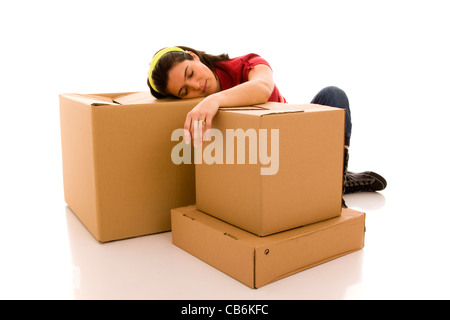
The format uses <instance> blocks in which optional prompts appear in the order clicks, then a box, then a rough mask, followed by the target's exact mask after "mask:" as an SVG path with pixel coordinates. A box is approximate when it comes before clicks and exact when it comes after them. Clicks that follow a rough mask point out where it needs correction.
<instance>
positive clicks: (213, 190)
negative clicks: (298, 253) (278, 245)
mask: <svg viewBox="0 0 450 320" xmlns="http://www.w3.org/2000/svg"><path fill="white" fill-rule="evenodd" d="M344 115H345V111H344V110H342V109H337V108H331V107H326V106H321V105H291V104H281V103H267V104H263V105H259V106H253V107H247V108H228V109H226V108H222V109H220V110H219V111H218V113H217V115H216V116H215V118H214V120H213V122H212V127H213V128H214V129H215V130H217V132H219V133H221V135H219V134H218V135H217V136H214V135H212V139H211V142H206V143H205V145H204V148H203V158H201V163H200V161H199V160H197V158H196V163H197V164H196V204H197V208H198V209H199V210H201V211H204V212H206V213H208V214H210V215H213V216H215V217H217V218H219V219H221V220H224V221H226V222H228V223H231V224H233V225H236V226H238V227H240V228H242V229H245V230H247V231H249V232H252V233H255V234H256V235H259V236H265V235H269V234H272V233H276V232H280V231H284V230H287V229H291V228H296V227H298V226H302V225H306V224H310V223H313V222H316V221H321V220H324V219H328V218H331V217H335V216H338V215H339V214H340V213H341V202H342V171H343V170H342V168H343V150H344V121H345V120H344ZM230 132H231V133H234V134H235V135H236V136H238V138H228V134H229V133H230ZM274 133H275V134H274ZM246 134H247V135H248V137H247V138H245V135H246ZM262 134H264V135H262ZM229 137H232V135H229ZM249 137H250V138H249ZM217 139H219V140H221V139H223V141H219V143H217ZM244 139H245V140H244ZM213 143H215V144H216V145H222V146H223V148H222V149H225V150H223V151H222V152H221V153H222V154H221V153H220V152H219V153H217V150H215V152H212V151H211V150H212V149H214V147H211V145H212V144H213ZM239 143H245V146H244V148H245V149H243V148H242V145H239ZM251 145H252V147H249V146H251ZM228 147H229V149H227V148H228ZM252 148H253V149H252ZM216 149H219V148H216ZM219 151H220V150H219ZM229 151H234V155H233V157H229V156H230V152H229ZM244 152H245V158H244V157H242V158H240V162H241V163H242V164H239V157H241V156H242V155H243V153H244ZM231 153H233V152H231ZM208 156H209V158H208ZM205 159H206V160H205ZM268 160H269V161H268ZM214 161H215V162H214ZM233 161H234V162H233ZM211 163H212V164H211ZM230 163H233V164H230Z"/></svg>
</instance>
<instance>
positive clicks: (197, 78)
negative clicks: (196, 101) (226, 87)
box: [167, 52, 220, 99]
mask: <svg viewBox="0 0 450 320" xmlns="http://www.w3.org/2000/svg"><path fill="white" fill-rule="evenodd" d="M189 53H190V54H191V55H192V56H193V57H194V60H184V61H183V62H180V63H178V64H176V65H174V66H173V67H172V68H171V69H170V70H169V79H168V81H167V90H168V91H169V93H170V94H172V95H174V96H176V97H179V98H182V99H188V98H197V97H206V96H208V95H210V94H213V93H216V92H219V91H220V84H219V81H218V80H217V79H216V77H215V76H214V73H213V72H212V71H211V70H210V69H209V68H208V67H207V66H206V65H204V64H203V63H202V62H201V61H200V59H199V57H198V56H197V55H196V54H195V53H192V52H189Z"/></svg>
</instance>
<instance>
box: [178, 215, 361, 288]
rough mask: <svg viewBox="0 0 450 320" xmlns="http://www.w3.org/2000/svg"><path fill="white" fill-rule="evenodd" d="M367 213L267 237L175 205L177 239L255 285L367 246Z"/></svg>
mask: <svg viewBox="0 0 450 320" xmlns="http://www.w3.org/2000/svg"><path fill="white" fill-rule="evenodd" d="M364 232H365V214H364V213H362V212H358V211H355V210H352V209H346V208H345V209H343V210H342V214H341V215H340V216H338V217H336V218H332V219H328V220H325V221H321V222H316V223H313V224H309V225H307V226H304V227H299V228H295V229H291V230H288V231H284V232H280V233H276V234H273V235H269V236H266V237H258V236H256V235H255V234H252V233H249V232H247V231H245V230H242V229H240V228H237V227H235V226H232V225H230V224H228V223H226V222H224V221H221V220H219V219H216V218H214V217H212V216H210V215H208V214H205V213H203V212H201V211H199V210H197V209H196V207H195V206H187V207H182V208H176V209H173V210H172V242H173V244H175V245H176V246H178V247H180V248H182V249H183V250H185V251H187V252H189V253H190V254H192V255H194V256H196V257H197V258H199V259H201V260H203V261H204V262H206V263H208V264H210V265H211V266H213V267H215V268H217V269H219V270H221V271H222V272H224V273H226V274H228V275H229V276H231V277H233V278H235V279H236V280H238V281H240V282H242V283H244V284H245V285H247V286H249V287H250V288H259V287H262V286H264V285H266V284H269V283H271V282H274V281H276V280H279V279H282V278H284V277H287V276H289V275H292V274H294V273H297V272H299V271H302V270H304V269H307V268H310V267H313V266H316V265H318V264H321V263H324V262H326V261H330V260H332V259H335V258H338V257H341V256H343V255H346V254H349V253H351V252H354V251H357V250H360V249H362V248H363V247H364Z"/></svg>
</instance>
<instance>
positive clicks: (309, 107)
mask: <svg viewBox="0 0 450 320" xmlns="http://www.w3.org/2000/svg"><path fill="white" fill-rule="evenodd" d="M333 109H338V108H333V107H328V106H323V105H319V104H287V103H279V102H267V103H264V104H258V105H252V106H246V107H221V108H220V109H219V110H220V111H231V112H239V113H241V114H248V115H254V116H260V117H262V116H268V115H273V114H283V113H298V112H317V111H330V110H333Z"/></svg>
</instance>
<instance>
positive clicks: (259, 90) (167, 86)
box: [147, 46, 386, 193]
mask: <svg viewBox="0 0 450 320" xmlns="http://www.w3.org/2000/svg"><path fill="white" fill-rule="evenodd" d="M147 83H148V86H149V87H150V91H151V93H152V95H153V96H155V97H156V98H165V97H175V98H180V99H188V98H198V97H205V98H204V99H203V100H202V101H201V102H200V103H199V104H197V106H195V107H194V108H193V109H192V110H191V111H190V112H189V113H188V114H187V116H186V121H185V124H184V129H186V130H187V131H186V132H190V133H191V134H190V135H189V134H187V135H186V136H185V140H186V143H190V141H191V138H192V139H193V140H194V145H196V144H197V141H199V142H200V143H201V142H202V141H201V140H202V138H203V134H204V132H205V131H206V130H208V129H210V128H211V123H212V119H213V118H214V116H215V115H216V113H217V110H218V109H219V107H221V106H228V107H233V106H246V105H254V104H262V103H266V102H268V101H274V102H284V103H285V102H286V100H285V99H284V97H283V96H282V95H281V94H280V92H279V90H278V88H277V86H276V85H275V83H274V81H273V74H272V69H271V67H270V65H269V63H268V62H267V61H266V60H264V59H263V58H261V57H260V56H259V55H256V54H247V55H244V56H241V57H237V58H233V59H230V57H229V56H228V55H227V54H221V55H210V54H206V53H205V52H203V51H198V50H195V49H192V48H189V47H184V46H178V47H170V48H165V49H162V50H160V51H158V52H157V53H156V54H155V56H154V57H153V59H152V61H151V63H150V71H149V77H148V79H147ZM311 103H316V104H322V105H327V106H332V107H337V108H342V109H345V110H346V118H345V152H344V155H345V159H344V193H352V192H356V191H379V190H383V189H384V188H385V187H386V180H385V179H384V178H383V177H381V176H380V175H378V174H376V173H374V172H369V171H366V172H362V173H352V172H347V164H348V147H349V145H350V136H351V130H352V123H351V114H350V106H349V102H348V98H347V95H346V94H345V92H344V91H342V90H341V89H339V88H337V87H327V88H324V89H322V90H321V91H320V92H319V93H318V94H317V95H316V96H315V97H314V99H313V100H312V101H311ZM196 125H197V126H198V125H200V128H201V129H200V130H194V126H196ZM197 132H198V135H199V136H198V137H197V136H196V135H197Z"/></svg>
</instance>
